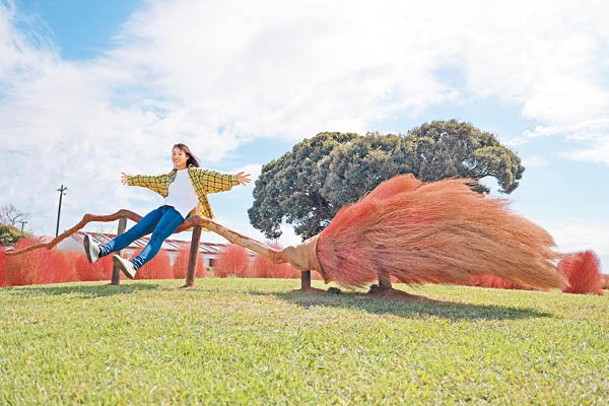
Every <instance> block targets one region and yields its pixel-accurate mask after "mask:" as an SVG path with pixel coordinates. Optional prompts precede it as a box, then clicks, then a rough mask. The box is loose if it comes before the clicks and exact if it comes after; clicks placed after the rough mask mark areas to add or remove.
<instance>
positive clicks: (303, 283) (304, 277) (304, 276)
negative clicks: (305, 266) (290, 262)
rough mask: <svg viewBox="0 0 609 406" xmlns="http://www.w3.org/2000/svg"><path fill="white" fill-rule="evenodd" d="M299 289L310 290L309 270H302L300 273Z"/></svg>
mask: <svg viewBox="0 0 609 406" xmlns="http://www.w3.org/2000/svg"><path fill="white" fill-rule="evenodd" d="M300 289H301V290H303V291H304V290H311V271H304V272H301V273H300Z"/></svg>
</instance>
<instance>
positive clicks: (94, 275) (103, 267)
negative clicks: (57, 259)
mask: <svg viewBox="0 0 609 406" xmlns="http://www.w3.org/2000/svg"><path fill="white" fill-rule="evenodd" d="M112 267H113V262H112V256H111V255H107V256H105V257H103V258H101V259H100V260H99V261H98V262H96V263H94V264H91V263H89V261H87V257H86V256H85V255H84V254H79V255H77V256H76V265H75V269H76V274H77V275H78V280H80V281H102V280H107V281H110V280H111V279H112Z"/></svg>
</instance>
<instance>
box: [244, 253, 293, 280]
mask: <svg viewBox="0 0 609 406" xmlns="http://www.w3.org/2000/svg"><path fill="white" fill-rule="evenodd" d="M247 276H248V277H250V278H300V271H299V270H297V269H296V268H294V267H292V266H291V265H290V264H276V263H274V262H273V261H271V260H270V259H268V258H266V257H263V256H262V255H256V256H255V257H254V260H253V262H252V265H251V267H250V271H249V272H248V275H247Z"/></svg>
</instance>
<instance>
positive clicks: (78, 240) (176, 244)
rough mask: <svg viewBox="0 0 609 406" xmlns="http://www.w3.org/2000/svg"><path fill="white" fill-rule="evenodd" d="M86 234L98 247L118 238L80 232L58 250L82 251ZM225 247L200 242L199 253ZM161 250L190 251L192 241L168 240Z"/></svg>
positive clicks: (137, 245)
mask: <svg viewBox="0 0 609 406" xmlns="http://www.w3.org/2000/svg"><path fill="white" fill-rule="evenodd" d="M85 234H88V235H89V236H90V237H91V238H92V239H93V242H95V243H96V244H98V245H103V244H106V243H107V242H109V241H110V240H112V239H113V238H114V237H116V234H110V233H100V232H86V233H85V232H83V231H78V232H76V233H74V234H72V235H71V236H70V237H68V238H66V239H65V240H63V241H62V242H60V243H59V244H58V245H57V248H58V249H63V250H81V249H82V241H83V238H84V237H85ZM148 241H150V237H148V236H146V237H142V238H139V239H137V240H135V241H134V242H133V243H131V244H130V245H129V246H128V247H127V248H126V249H132V250H141V249H143V248H144V247H145V246H146V244H148ZM225 245H226V244H223V243H215V242H205V241H200V242H199V252H200V253H201V254H205V255H218V254H219V253H220V251H221V250H222V248H223V247H224V246H225ZM161 249H162V250H164V251H168V252H175V251H179V250H182V249H186V250H188V249H190V241H189V240H188V241H187V240H176V239H171V238H168V239H166V240H165V241H164V242H163V244H162V245H161Z"/></svg>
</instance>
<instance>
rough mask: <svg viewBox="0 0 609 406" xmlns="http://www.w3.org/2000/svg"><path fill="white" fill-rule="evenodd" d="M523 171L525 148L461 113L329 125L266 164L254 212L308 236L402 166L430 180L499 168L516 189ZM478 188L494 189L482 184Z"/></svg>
mask: <svg viewBox="0 0 609 406" xmlns="http://www.w3.org/2000/svg"><path fill="white" fill-rule="evenodd" d="M523 171H524V167H523V166H522V165H521V164H520V159H519V158H518V156H517V155H516V154H515V153H514V152H513V151H511V150H510V149H509V148H507V147H505V146H503V145H501V143H500V142H499V141H498V140H497V138H496V137H495V136H494V135H493V134H491V133H488V132H483V131H480V130H479V129H477V128H476V127H474V126H473V125H471V124H470V123H463V122H458V121H456V120H450V121H434V122H431V123H426V124H423V125H421V126H420V127H417V128H415V129H413V130H411V131H409V132H408V133H407V134H406V135H392V134H388V135H380V134H376V133H374V134H370V133H369V134H367V135H365V136H361V135H358V134H354V133H337V132H332V133H329V132H325V133H320V134H317V135H316V136H315V137H313V138H309V139H305V140H304V141H302V142H300V143H298V144H296V145H295V146H294V147H293V148H292V150H291V151H290V152H287V153H286V154H284V155H283V156H282V157H280V158H279V159H277V160H273V161H272V162H270V163H268V164H267V165H264V166H263V168H262V173H261V175H260V177H259V179H258V180H257V181H256V186H255V188H254V203H253V206H252V207H251V208H250V209H249V211H248V214H249V217H250V221H251V223H252V225H253V226H254V227H256V228H257V229H259V230H261V231H262V232H264V234H265V235H266V236H267V238H272V239H275V238H278V237H279V236H280V235H281V229H280V226H281V224H282V223H283V222H286V223H288V224H292V225H293V226H294V230H295V232H296V234H298V235H300V236H301V237H302V238H303V239H306V238H309V237H311V236H313V235H315V234H318V233H320V232H321V231H322V230H323V229H324V228H325V226H326V225H327V224H328V223H329V222H330V221H331V220H332V218H333V217H334V216H335V215H336V213H337V212H338V210H339V209H340V208H341V207H342V206H344V205H345V204H349V203H353V202H355V201H357V200H358V199H359V198H360V197H362V196H363V195H365V194H366V193H368V192H369V191H371V190H372V189H374V188H375V187H376V186H377V185H378V184H379V183H381V182H382V181H384V180H386V179H389V178H391V177H393V176H395V175H398V174H403V173H412V174H414V175H415V176H416V177H417V178H419V179H421V180H424V181H434V180H439V179H444V178H452V177H466V178H473V179H475V180H480V179H482V178H485V177H487V176H491V177H494V178H495V179H496V180H497V182H498V184H499V185H500V187H501V190H500V191H501V192H503V193H511V192H512V191H513V190H514V189H516V187H518V180H519V179H521V177H522V173H523ZM476 189H477V190H478V191H480V192H485V193H488V192H489V190H488V188H486V187H484V186H483V185H480V184H478V185H477V187H476Z"/></svg>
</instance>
